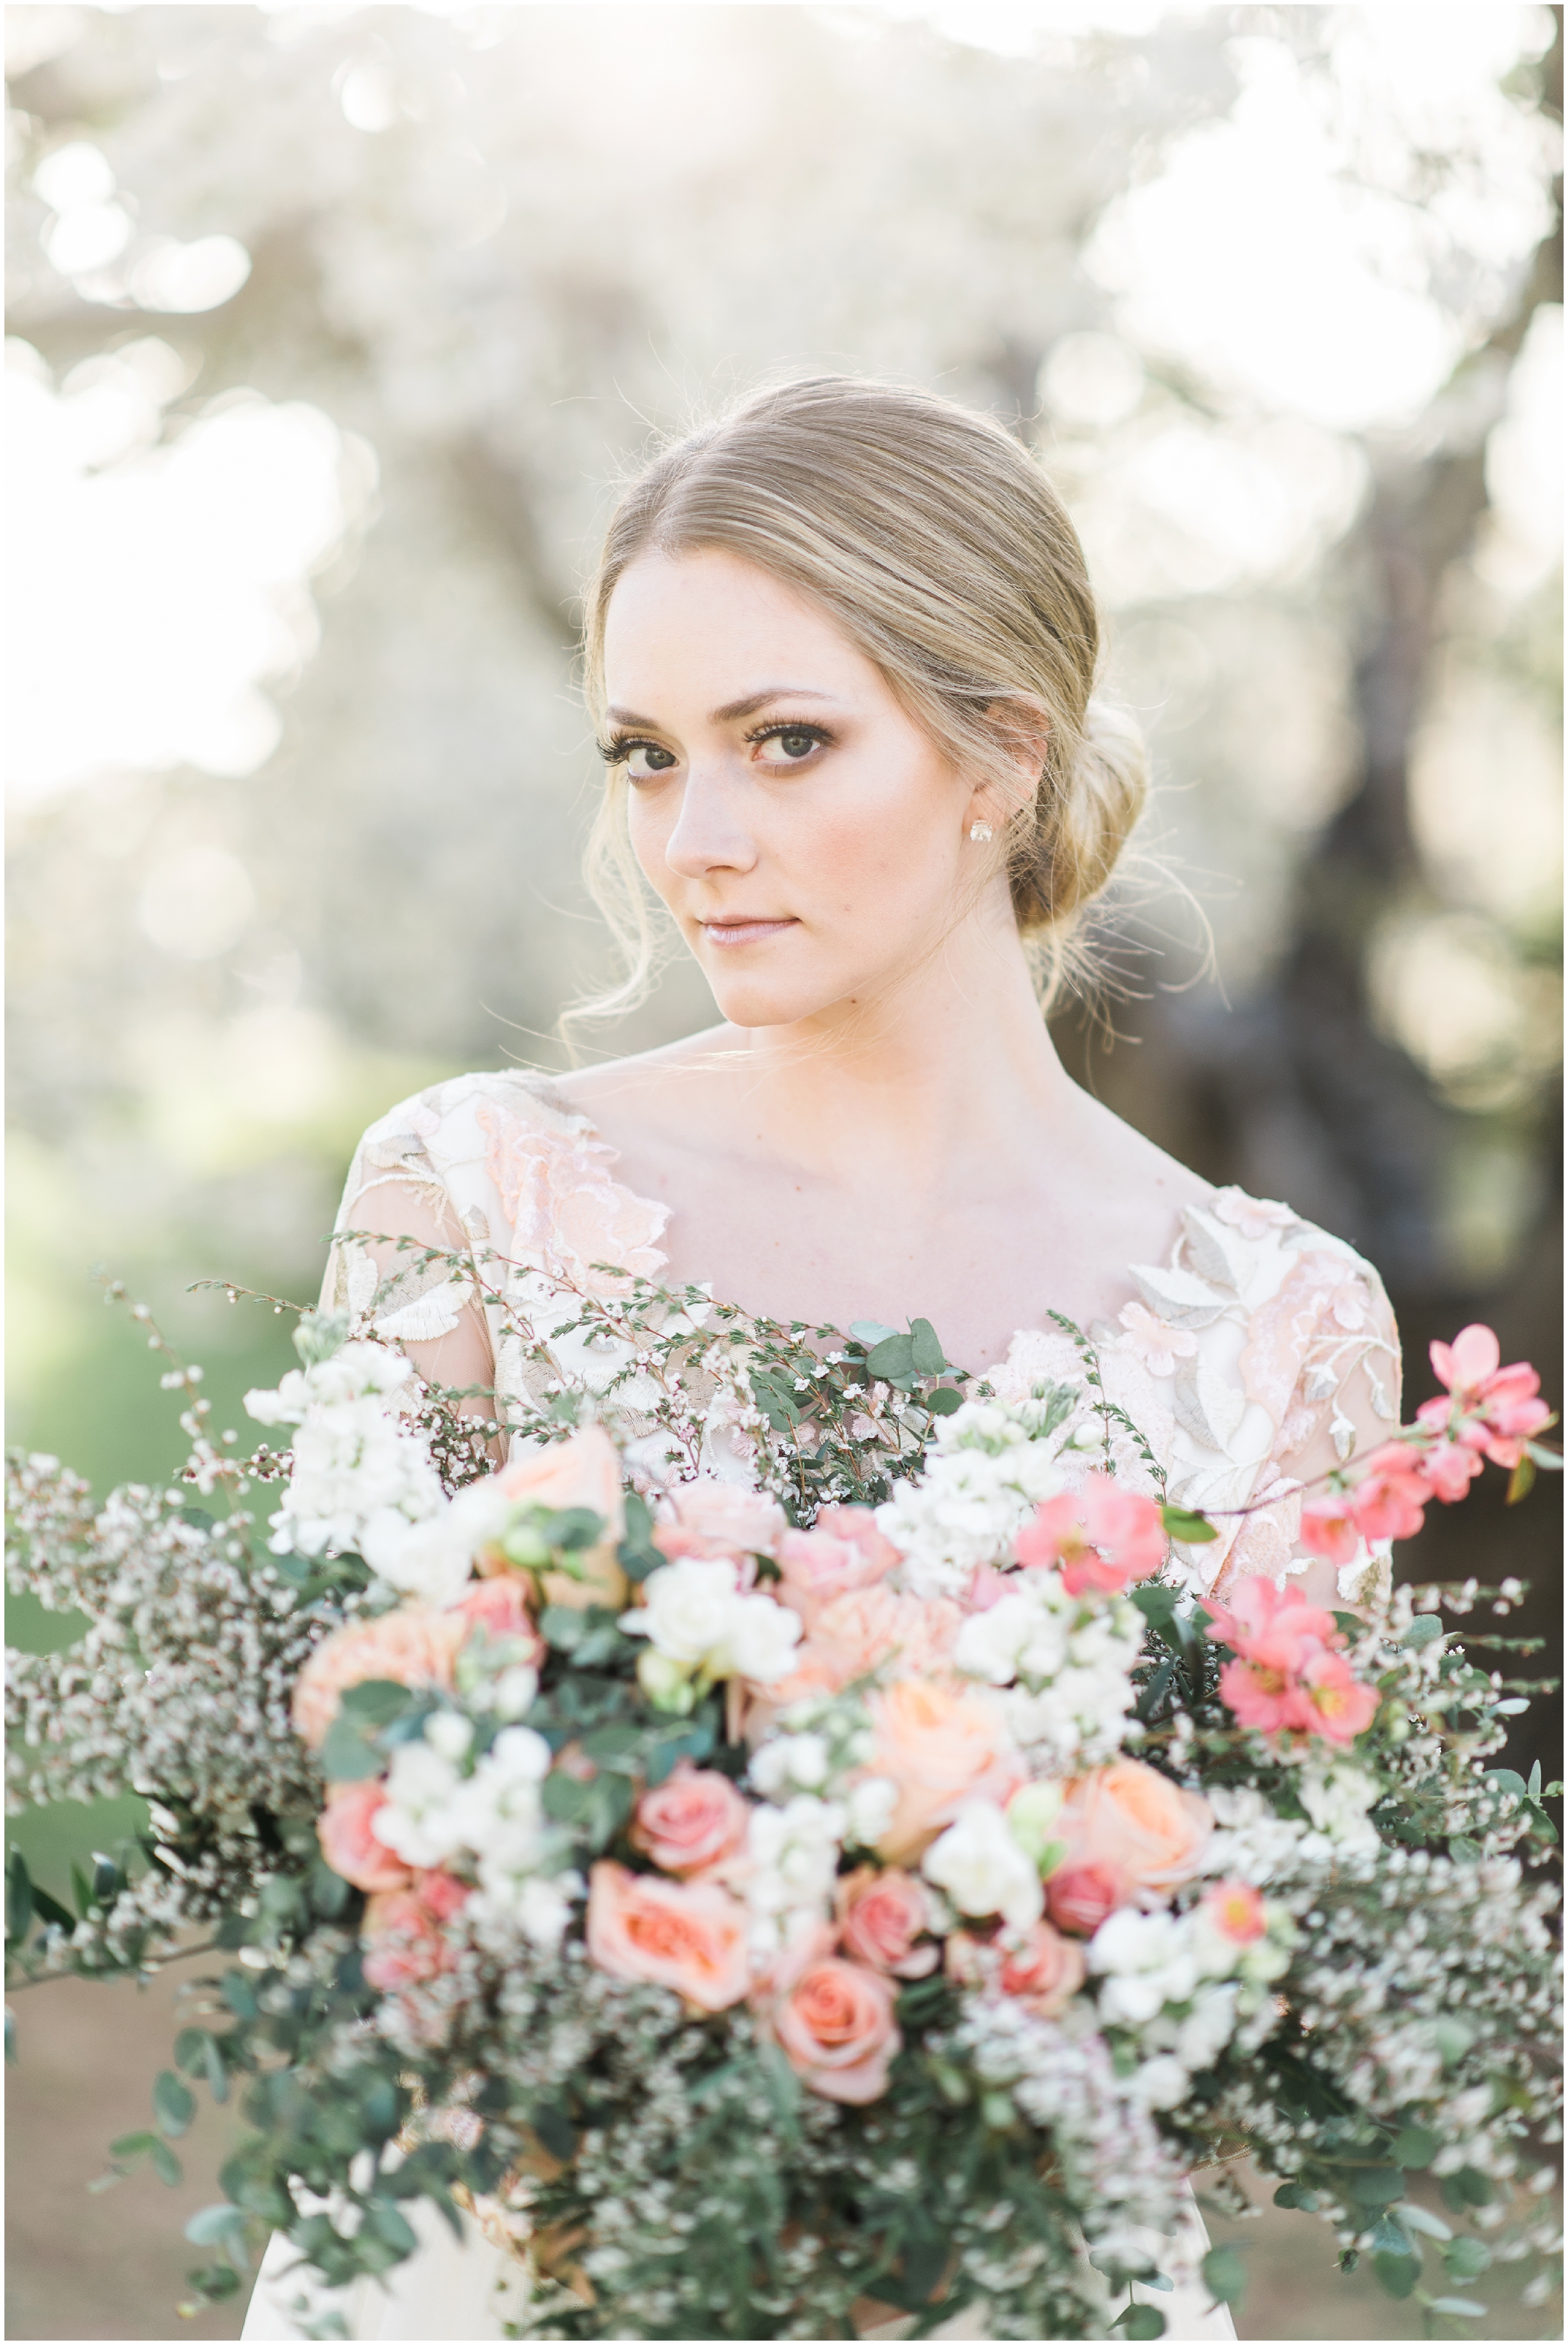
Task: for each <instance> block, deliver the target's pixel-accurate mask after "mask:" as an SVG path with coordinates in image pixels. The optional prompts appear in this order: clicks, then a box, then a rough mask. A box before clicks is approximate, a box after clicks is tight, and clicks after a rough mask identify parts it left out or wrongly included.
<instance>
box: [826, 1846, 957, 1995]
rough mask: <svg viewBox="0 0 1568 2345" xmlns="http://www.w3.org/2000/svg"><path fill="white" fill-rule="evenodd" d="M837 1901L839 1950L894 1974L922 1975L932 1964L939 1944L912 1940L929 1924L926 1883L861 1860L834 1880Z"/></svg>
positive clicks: (894, 1869) (928, 1899)
mask: <svg viewBox="0 0 1568 2345" xmlns="http://www.w3.org/2000/svg"><path fill="white" fill-rule="evenodd" d="M837 1902H838V1926H839V1931H840V1934H841V1935H842V1937H843V1940H844V1947H845V1953H846V1954H852V1955H853V1956H854V1957H855V1961H856V1962H860V1963H865V1964H867V1965H868V1966H869V1968H871V1969H872V1970H874V1971H886V1972H888V1973H890V1974H891V1975H892V1976H893V1977H894V1978H906V1979H917V1978H925V1977H926V1976H927V1975H928V1974H929V1973H931V1972H932V1971H934V1970H935V1969H936V1964H937V1961H938V1959H939V1949H938V1948H937V1947H936V1946H935V1945H931V1944H926V1945H921V1944H918V1943H917V1942H918V1940H919V1938H920V1936H921V1934H922V1933H923V1932H925V1931H926V1930H930V1929H932V1928H933V1927H934V1926H935V1924H934V1923H933V1920H932V1914H931V1900H930V1897H929V1895H928V1893H927V1892H926V1884H925V1883H924V1882H922V1881H917V1880H916V1878H915V1876H914V1874H913V1873H904V1872H902V1871H900V1869H899V1868H898V1867H897V1866H896V1865H889V1866H888V1867H887V1869H886V1870H885V1872H881V1873H879V1872H878V1871H877V1870H876V1868H875V1865H869V1864H863V1865H861V1866H860V1867H859V1868H858V1869H857V1870H856V1871H855V1872H854V1873H845V1876H844V1877H843V1879H842V1880H841V1881H840V1882H839V1883H838V1890H837Z"/></svg>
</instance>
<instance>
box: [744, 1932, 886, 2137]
mask: <svg viewBox="0 0 1568 2345" xmlns="http://www.w3.org/2000/svg"><path fill="white" fill-rule="evenodd" d="M894 1996H895V1988H894V1986H893V1984H892V1982H891V1981H890V1980H888V1979H885V1978H884V1977H883V1976H882V1974H881V1973H880V1972H879V1971H873V1970H867V1969H865V1967H864V1965H863V1964H860V1963H846V1962H845V1961H843V1960H842V1959H841V1958H840V1957H839V1956H838V1955H836V1954H830V1955H829V1956H828V1957H827V1958H826V1959H825V1960H824V1961H821V1962H814V1963H812V1964H808V1966H807V1967H806V1968H805V1969H804V1971H802V1973H801V1974H800V1976H799V1977H798V1978H797V1979H796V1980H795V1982H794V1985H793V1986H791V1987H790V1988H789V1989H788V1990H787V1991H786V1992H785V1993H784V1994H783V1995H780V1997H779V1998H778V2001H777V2002H776V2003H775V2004H774V2005H773V2008H772V2009H771V2011H770V2012H769V2014H768V2015H767V2023H766V2024H767V2025H768V2027H769V2029H770V2031H771V2032H772V2034H773V2035H774V2039H775V2040H776V2042H777V2043H778V2045H779V2047H780V2049H781V2050H782V2051H783V2053H784V2057H785V2059H786V2060H787V2061H788V2062H789V2064H790V2066H791V2067H792V2068H793V2069H794V2072H795V2074H796V2076H799V2077H800V2078H801V2080H802V2081H803V2083H804V2084H806V2085H808V2086H810V2087H811V2089H812V2091H813V2092H814V2093H820V2094H821V2095H822V2096H823V2098H824V2100H827V2101H847V2102H849V2103H851V2104H852V2105H853V2106H855V2107H860V2106H863V2105H864V2104H865V2102H867V2101H875V2099H877V2097H878V2096H880V2095H881V2094H883V2093H885V2091H886V2089H887V2070H888V2065H889V2063H890V2062H891V2061H892V2060H893V2059H894V2058H895V2056H896V2055H897V2054H898V2053H899V2052H901V2051H902V2050H903V2048H904V2039H903V2037H902V2036H901V2035H899V2033H898V2030H897V2028H896V2027H895V2025H894V2022H893V2005H894Z"/></svg>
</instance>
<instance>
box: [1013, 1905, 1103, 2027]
mask: <svg viewBox="0 0 1568 2345" xmlns="http://www.w3.org/2000/svg"><path fill="white" fill-rule="evenodd" d="M1084 1974H1085V1964H1084V1957H1083V1950H1082V1948H1081V1947H1080V1946H1077V1945H1075V1944H1074V1943H1073V1941H1072V1940H1071V1939H1070V1938H1064V1937H1063V1936H1062V1934H1061V1933H1060V1931H1059V1930H1054V1929H1053V1928H1052V1927H1051V1925H1050V1924H1049V1923H1048V1922H1037V1923H1036V1924H1035V1926H1034V1928H1033V1929H1032V1930H1031V1931H1030V1932H1029V1934H1028V1935H1027V1937H1026V1938H1025V1939H1024V1940H1023V1942H1022V1943H1021V1944H1018V1945H1016V1946H1015V1945H1009V1944H1006V1943H1004V1944H1003V1948H1002V1967H1001V1970H1000V1972H999V1974H998V1978H999V1982H1000V1985H1001V1989H1002V1992H1003V1994H1004V1995H1016V1996H1017V1999H1018V2001H1019V2002H1020V2003H1027V2005H1028V2006H1029V2008H1030V2010H1031V2011H1033V2012H1035V2013H1037V2015H1038V2016H1039V2017H1040V2018H1041V2019H1055V2018H1057V2015H1059V2014H1060V2013H1061V2012H1063V2011H1065V2010H1066V2008H1067V2005H1068V2004H1069V2003H1070V2002H1071V2001H1072V1999H1073V1997H1074V1995H1077V1991H1078V1989H1079V1987H1080V1986H1082V1985H1083V1983H1084Z"/></svg>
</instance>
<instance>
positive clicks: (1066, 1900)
mask: <svg viewBox="0 0 1568 2345" xmlns="http://www.w3.org/2000/svg"><path fill="white" fill-rule="evenodd" d="M1213 1829H1214V1816H1213V1812H1212V1810H1211V1809H1210V1807H1209V1802H1208V1801H1207V1800H1205V1799H1203V1798H1202V1797H1200V1795H1199V1793H1198V1792H1185V1791H1183V1790H1182V1789H1181V1787H1180V1785H1179V1784H1177V1783H1173V1782H1171V1781H1170V1778H1169V1777H1168V1775H1162V1774H1161V1773H1160V1772H1159V1771H1158V1768H1154V1767H1147V1766H1145V1764H1144V1763H1143V1761H1142V1760H1141V1759H1115V1760H1113V1761H1111V1763H1110V1765H1109V1766H1108V1767H1097V1768H1096V1769H1095V1770H1094V1771H1093V1773H1092V1774H1087V1775H1080V1776H1078V1777H1077V1779H1076V1781H1075V1782H1071V1783H1069V1784H1068V1785H1067V1796H1066V1797H1065V1799H1064V1800H1063V1802H1062V1804H1061V1808H1060V1811H1059V1812H1058V1813H1057V1820H1056V1822H1055V1824H1054V1825H1053V1827H1052V1830H1053V1832H1055V1834H1056V1835H1057V1837H1058V1838H1059V1839H1060V1840H1061V1841H1063V1842H1064V1843H1065V1844H1066V1850H1067V1853H1066V1855H1065V1857H1064V1859H1063V1861H1062V1864H1061V1866H1060V1867H1059V1869H1058V1870H1057V1872H1053V1873H1052V1874H1051V1876H1050V1879H1049V1880H1048V1882H1047V1884H1046V1886H1047V1900H1048V1903H1049V1907H1050V1914H1051V1919H1052V1920H1053V1921H1054V1922H1057V1923H1058V1924H1064V1916H1065V1914H1067V1911H1068V1910H1069V1907H1070V1906H1074V1901H1076V1900H1077V1898H1078V1897H1079V1896H1080V1895H1081V1896H1082V1897H1083V1898H1085V1899H1092V1897H1093V1896H1095V1895H1097V1894H1098V1891H1097V1890H1096V1889H1095V1888H1094V1886H1093V1884H1091V1883H1088V1882H1087V1881H1085V1882H1083V1883H1081V1884H1075V1883H1073V1881H1072V1878H1071V1876H1072V1873H1074V1872H1075V1871H1077V1872H1079V1873H1082V1872H1086V1871H1093V1870H1097V1869H1103V1871H1104V1872H1105V1873H1107V1874H1108V1876H1109V1878H1110V1880H1111V1881H1112V1883H1114V1884H1115V1885H1116V1888H1117V1890H1118V1894H1117V1896H1116V1898H1115V1901H1114V1902H1115V1903H1117V1904H1118V1905H1122V1904H1126V1903H1128V1901H1129V1900H1130V1899H1132V1898H1134V1897H1138V1896H1140V1895H1142V1894H1144V1893H1158V1894H1160V1895H1163V1894H1164V1893H1167V1892H1168V1891H1169V1890H1171V1889H1174V1888H1175V1887H1177V1885H1178V1884H1179V1883H1181V1882H1183V1881H1190V1880H1191V1878H1192V1876H1193V1874H1194V1873H1196V1872H1197V1871H1198V1869H1199V1865H1200V1863H1202V1859H1203V1852H1204V1849H1205V1848H1206V1847H1207V1845H1208V1843H1209V1833H1210V1832H1212V1831H1213ZM1063 1875H1067V1878H1066V1879H1063V1877H1062V1876H1063ZM1058 1882H1059V1883H1060V1886H1059V1887H1058V1886H1057V1884H1058ZM1058 1907H1060V1909H1061V1910H1060V1911H1058ZM1075 1910H1076V1907H1075ZM1064 1926H1065V1924H1064Z"/></svg>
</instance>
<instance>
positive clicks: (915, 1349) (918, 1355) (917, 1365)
mask: <svg viewBox="0 0 1568 2345" xmlns="http://www.w3.org/2000/svg"><path fill="white" fill-rule="evenodd" d="M909 1358H910V1364H911V1365H912V1366H913V1368H914V1370H915V1373H916V1376H941V1375H942V1374H943V1372H944V1371H945V1370H946V1367H947V1365H948V1362H947V1360H946V1356H945V1355H944V1353H943V1350H942V1346H941V1345H940V1343H939V1342H938V1341H937V1338H936V1328H935V1327H933V1325H931V1322H930V1320H929V1319H912V1320H911V1321H910V1322H909Z"/></svg>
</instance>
